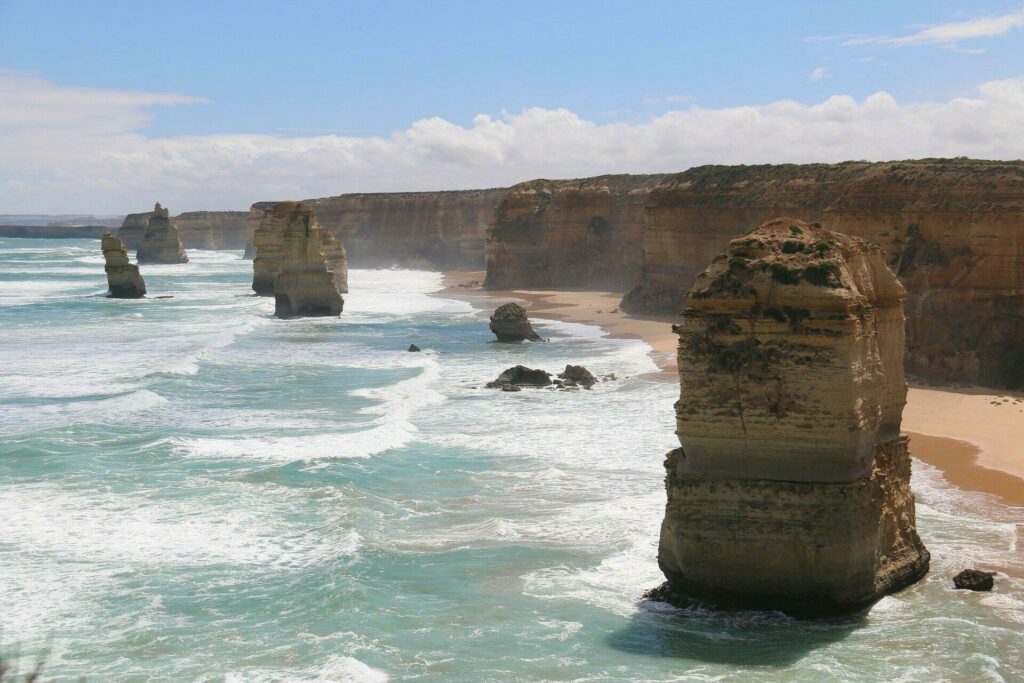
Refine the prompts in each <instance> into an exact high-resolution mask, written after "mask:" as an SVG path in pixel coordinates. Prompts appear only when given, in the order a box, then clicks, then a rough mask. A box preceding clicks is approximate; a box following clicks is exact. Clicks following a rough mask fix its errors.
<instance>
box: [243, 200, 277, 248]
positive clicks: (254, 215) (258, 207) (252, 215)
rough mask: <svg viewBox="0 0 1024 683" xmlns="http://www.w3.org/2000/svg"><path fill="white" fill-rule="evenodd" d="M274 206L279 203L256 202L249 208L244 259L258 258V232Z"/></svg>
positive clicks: (246, 219) (246, 220)
mask: <svg viewBox="0 0 1024 683" xmlns="http://www.w3.org/2000/svg"><path fill="white" fill-rule="evenodd" d="M274 204H277V202H256V203H255V204H253V205H252V206H251V207H249V213H248V214H247V215H246V217H245V254H244V255H243V256H242V258H246V259H254V258H256V230H258V229H259V227H260V223H262V222H263V216H264V215H265V214H266V213H267V209H269V208H270V207H272V206H273V205H274Z"/></svg>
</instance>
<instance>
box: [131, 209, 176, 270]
mask: <svg viewBox="0 0 1024 683" xmlns="http://www.w3.org/2000/svg"><path fill="white" fill-rule="evenodd" d="M135 260H136V261H138V262H139V263H188V256H187V255H186V254H185V247H183V246H182V245H181V238H180V237H179V236H178V228H177V227H176V226H175V225H174V222H173V221H172V220H171V218H170V214H169V213H168V211H167V209H165V208H163V207H162V206H160V203H159V202H157V204H156V206H155V207H154V208H153V213H152V215H151V216H150V217H149V220H148V221H147V222H146V231H145V232H144V233H143V234H142V241H141V242H140V243H139V250H138V252H137V253H136V254H135Z"/></svg>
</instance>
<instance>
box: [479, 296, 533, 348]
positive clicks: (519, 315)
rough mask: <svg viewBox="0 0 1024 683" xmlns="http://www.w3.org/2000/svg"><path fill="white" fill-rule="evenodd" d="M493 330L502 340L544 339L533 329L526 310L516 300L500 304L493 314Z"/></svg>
mask: <svg viewBox="0 0 1024 683" xmlns="http://www.w3.org/2000/svg"><path fill="white" fill-rule="evenodd" d="M491 332H493V333H494V335H495V336H496V337H497V338H498V341H500V342H521V341H544V339H543V338H542V337H541V336H540V335H539V334H537V333H536V332H534V331H533V325H531V324H530V319H529V318H528V317H527V316H526V310H525V309H524V308H523V307H522V306H520V305H519V304H517V303H514V302H509V303H507V304H502V305H501V306H498V308H497V309H495V311H494V313H493V314H491Z"/></svg>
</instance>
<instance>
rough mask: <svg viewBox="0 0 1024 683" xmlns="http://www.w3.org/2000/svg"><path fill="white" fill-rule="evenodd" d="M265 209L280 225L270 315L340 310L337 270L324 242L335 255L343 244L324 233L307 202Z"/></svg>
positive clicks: (324, 312) (327, 313)
mask: <svg viewBox="0 0 1024 683" xmlns="http://www.w3.org/2000/svg"><path fill="white" fill-rule="evenodd" d="M269 213H270V214H272V216H273V219H274V220H275V221H276V222H279V223H281V224H283V226H284V230H283V231H282V233H281V246H280V253H281V260H280V266H279V270H278V273H277V276H276V277H275V278H274V315H276V316H278V317H279V318H294V317H299V316H331V315H338V314H340V313H341V311H342V309H343V308H344V305H345V301H344V299H342V296H341V287H340V286H339V283H338V277H339V275H340V273H339V272H337V271H336V270H333V269H332V268H331V265H332V264H331V262H330V261H329V260H328V257H327V255H326V254H325V253H324V244H325V242H326V243H327V244H328V249H329V250H333V253H334V256H335V258H336V257H337V251H338V250H339V249H340V251H341V253H342V254H344V248H343V247H341V245H340V243H338V242H336V241H334V240H333V237H328V236H327V234H326V232H325V231H324V230H323V228H321V227H320V226H319V225H318V224H317V222H316V214H315V213H314V212H313V210H312V209H311V208H309V207H308V206H303V205H302V204H298V203H296V202H281V203H279V204H276V205H275V206H274V207H273V209H271V211H270V212H269ZM258 258H259V255H257V259H258ZM254 263H255V262H254ZM345 275H346V276H347V270H346V271H345ZM346 289H347V288H346Z"/></svg>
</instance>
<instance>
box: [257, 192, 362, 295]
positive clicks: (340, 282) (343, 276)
mask: <svg viewBox="0 0 1024 683" xmlns="http://www.w3.org/2000/svg"><path fill="white" fill-rule="evenodd" d="M254 210H255V209H254ZM260 210H261V211H262V212H263V217H262V218H261V220H260V224H259V227H257V228H256V232H255V234H254V235H253V244H254V245H255V258H254V259H253V262H252V270H253V278H252V288H253V291H254V292H256V293H257V294H259V295H260V296H274V283H275V281H276V279H277V276H278V273H280V272H281V268H282V267H283V262H284V258H285V243H284V239H285V233H286V232H288V230H289V226H291V225H292V223H294V222H296V221H298V222H299V223H302V224H303V225H305V224H306V223H309V224H310V226H311V227H315V228H316V229H317V230H320V232H319V233H317V235H318V237H317V239H318V240H319V244H320V249H321V251H322V252H323V254H324V257H325V259H326V262H327V267H328V269H329V270H330V272H331V275H332V277H333V278H334V281H335V284H336V286H337V288H338V291H339V292H342V293H344V292H348V257H347V255H346V250H345V247H344V245H343V244H342V243H341V242H339V241H338V240H336V239H335V238H334V235H332V234H331V233H330V232H328V231H326V230H323V229H322V228H321V227H320V224H319V223H318V222H317V218H316V213H315V212H314V211H313V209H312V208H310V207H308V206H306V205H305V204H300V203H299V202H275V203H273V204H270V205H269V206H266V207H262V208H261V209H260Z"/></svg>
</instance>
